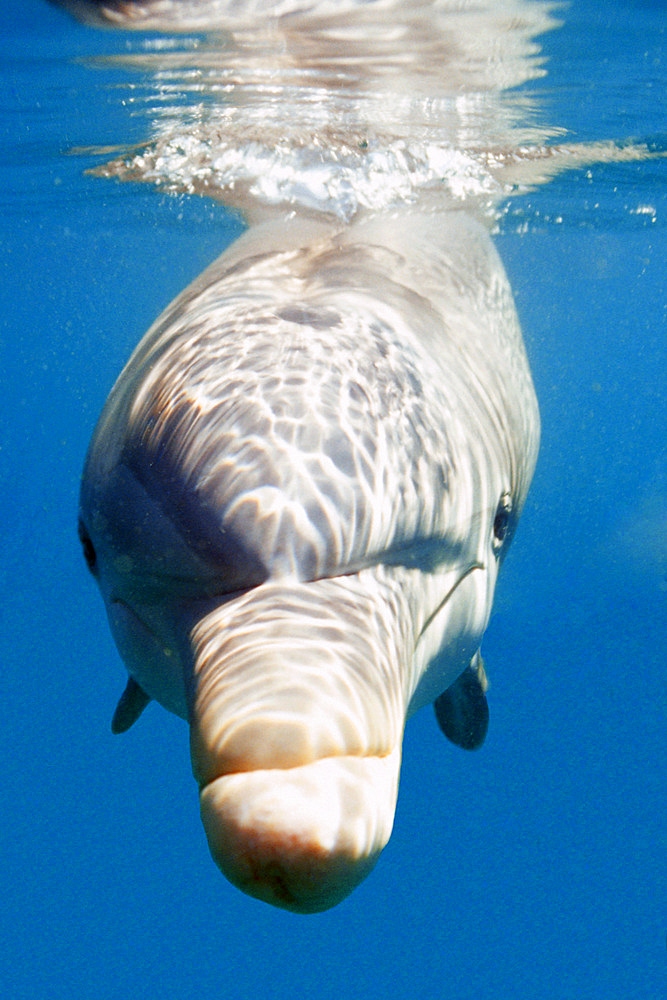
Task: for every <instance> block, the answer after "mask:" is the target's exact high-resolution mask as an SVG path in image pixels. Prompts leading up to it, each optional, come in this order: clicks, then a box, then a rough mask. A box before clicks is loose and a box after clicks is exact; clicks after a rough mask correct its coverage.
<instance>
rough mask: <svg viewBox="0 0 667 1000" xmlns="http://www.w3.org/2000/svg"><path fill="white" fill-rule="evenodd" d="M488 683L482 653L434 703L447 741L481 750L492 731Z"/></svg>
mask: <svg viewBox="0 0 667 1000" xmlns="http://www.w3.org/2000/svg"><path fill="white" fill-rule="evenodd" d="M487 687H488V683H487V680H486V674H485V673H484V663H483V661H482V657H481V656H480V654H479V652H477V653H475V656H474V657H473V659H472V662H471V664H470V666H469V667H467V668H466V669H465V670H464V671H463V673H462V674H461V676H460V677H457V679H456V680H455V681H454V683H453V684H452V685H451V686H450V687H448V688H447V690H446V691H445V692H444V693H443V694H441V695H440V697H439V698H436V699H435V702H434V703H433V707H434V708H435V717H436V719H437V720H438V725H439V726H440V728H441V730H442V731H443V733H444V734H445V736H446V737H447V739H448V740H451V741H452V743H455V744H456V746H457V747H462V748H463V749H464V750H477V749H479V747H481V745H482V743H483V742H484V739H485V737H486V731H487V729H488V728H489V705H488V702H487V700H486V689H487Z"/></svg>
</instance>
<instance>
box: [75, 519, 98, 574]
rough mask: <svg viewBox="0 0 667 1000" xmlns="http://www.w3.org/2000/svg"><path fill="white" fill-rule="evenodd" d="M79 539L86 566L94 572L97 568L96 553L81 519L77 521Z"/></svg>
mask: <svg viewBox="0 0 667 1000" xmlns="http://www.w3.org/2000/svg"><path fill="white" fill-rule="evenodd" d="M79 540H80V541H81V547H82V549H83V558H84V559H85V560H86V566H87V567H88V569H89V570H90V572H91V573H93V574H94V573H95V572H96V570H97V554H96V552H95V546H94V545H93V543H92V542H91V540H90V535H89V534H88V532H87V531H86V528H85V525H84V523H83V521H79Z"/></svg>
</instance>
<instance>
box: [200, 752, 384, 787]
mask: <svg viewBox="0 0 667 1000" xmlns="http://www.w3.org/2000/svg"><path fill="white" fill-rule="evenodd" d="M398 745H399V744H396V746H393V747H390V748H389V749H388V750H385V751H383V752H382V753H326V754H323V755H322V756H321V757H314V758H313V760H304V761H303V762H302V763H301V764H290V766H289V767H252V768H246V769H245V770H241V769H239V770H236V771H224V772H223V773H222V774H216V775H215V776H214V777H212V778H209V779H208V780H207V781H198V782H197V787H198V788H199V791H200V792H202V791H203V790H204V789H205V788H208V787H209V786H210V785H212V784H213V783H214V782H216V781H221V780H222V779H223V778H233V777H239V776H240V775H243V774H259V773H260V772H262V771H263V772H266V773H268V772H269V771H271V772H273V771H275V772H276V773H278V772H280V773H281V774H282V773H287V772H289V771H292V772H294V771H302V770H303V769H304V768H306V767H312V765H313V764H318V763H320V762H321V761H325V760H339V761H347V760H386V759H387V758H388V757H391V755H392V754H393V753H395V752H396V749H397V746H398Z"/></svg>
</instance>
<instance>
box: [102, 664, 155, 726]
mask: <svg viewBox="0 0 667 1000" xmlns="http://www.w3.org/2000/svg"><path fill="white" fill-rule="evenodd" d="M149 701H150V698H149V696H148V695H147V694H146V692H145V691H144V690H143V688H140V687H139V685H138V684H137V682H136V681H135V679H134V677H128V680H127V686H126V688H125V690H124V691H123V693H122V695H121V696H120V699H119V701H118V704H117V705H116V711H115V712H114V713H113V719H112V720H111V732H112V733H126V732H127V730H128V729H129V728H130V726H133V725H134V723H135V722H136V721H137V719H138V718H139V716H140V715H141V713H142V712H143V710H144V709H145V707H146V705H147V704H148V702H149Z"/></svg>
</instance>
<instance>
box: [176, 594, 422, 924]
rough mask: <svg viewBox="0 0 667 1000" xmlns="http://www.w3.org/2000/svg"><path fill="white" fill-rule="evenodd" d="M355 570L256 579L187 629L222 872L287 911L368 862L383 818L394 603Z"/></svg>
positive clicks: (397, 689)
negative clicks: (284, 580) (361, 582)
mask: <svg viewBox="0 0 667 1000" xmlns="http://www.w3.org/2000/svg"><path fill="white" fill-rule="evenodd" d="M364 590H365V588H364V587H363V586H362V587H361V588H358V587H356V585H355V578H354V577H342V578H338V579H334V580H321V581H316V582H314V583H308V584H300V583H291V584H290V585H289V586H287V585H283V584H275V583H268V584H264V585H262V586H261V587H257V588H255V589H254V590H252V591H250V592H248V593H247V594H244V595H240V596H239V597H236V598H233V599H231V600H230V601H227V602H226V603H224V604H222V605H221V606H219V607H217V608H215V609H213V610H212V611H209V612H208V613H207V614H205V615H204V616H203V617H202V618H201V619H200V620H199V621H198V622H197V623H196V625H195V626H194V627H193V628H192V630H191V653H192V656H193V670H192V676H191V684H190V687H191V690H190V742H191V754H192V764H193V770H194V773H195V777H196V778H197V780H198V781H199V785H200V804H201V815H202V820H203V824H204V829H205V831H206V836H207V838H208V843H209V847H210V850H211V854H212V856H213V859H214V860H215V862H216V864H217V865H218V867H219V868H220V870H221V871H222V872H223V874H224V875H225V876H226V877H227V878H228V879H229V880H230V882H232V883H233V884H234V885H236V886H238V887H239V888H240V889H242V890H243V891H244V892H246V893H248V894H249V895H252V896H256V897H257V898H259V899H262V900H265V901H266V902H268V903H272V904H273V905H275V906H280V907H283V908H285V909H289V910H293V911H295V912H299V913H311V912H317V911H319V910H325V909H328V908H329V907H331V906H334V905H335V904H336V903H338V902H340V900H341V899H343V898H344V897H345V896H347V895H348V894H349V893H350V892H352V890H353V889H354V888H355V886H356V885H358V884H359V882H361V881H362V879H364V878H365V877H366V875H368V873H369V872H370V870H371V869H372V867H373V865H374V864H375V862H376V861H377V859H378V857H379V854H380V852H381V850H382V848H383V847H384V846H385V844H386V843H387V841H388V840H389V837H390V834H391V829H392V825H393V818H394V811H395V807H396V797H397V792H398V776H399V769H400V757H401V750H400V747H401V737H402V731H403V725H404V716H405V711H404V706H405V697H404V691H403V681H402V676H401V671H400V669H399V666H398V664H399V662H400V658H399V656H398V653H399V650H398V643H397V628H396V620H395V618H394V619H392V614H395V611H396V609H395V607H394V608H390V607H386V606H385V607H383V606H382V605H383V603H384V602H383V600H382V596H381V590H380V588H378V590H377V592H376V594H375V595H373V594H372V593H371V594H370V595H369V593H368V590H367V589H366V592H365V594H364Z"/></svg>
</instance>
